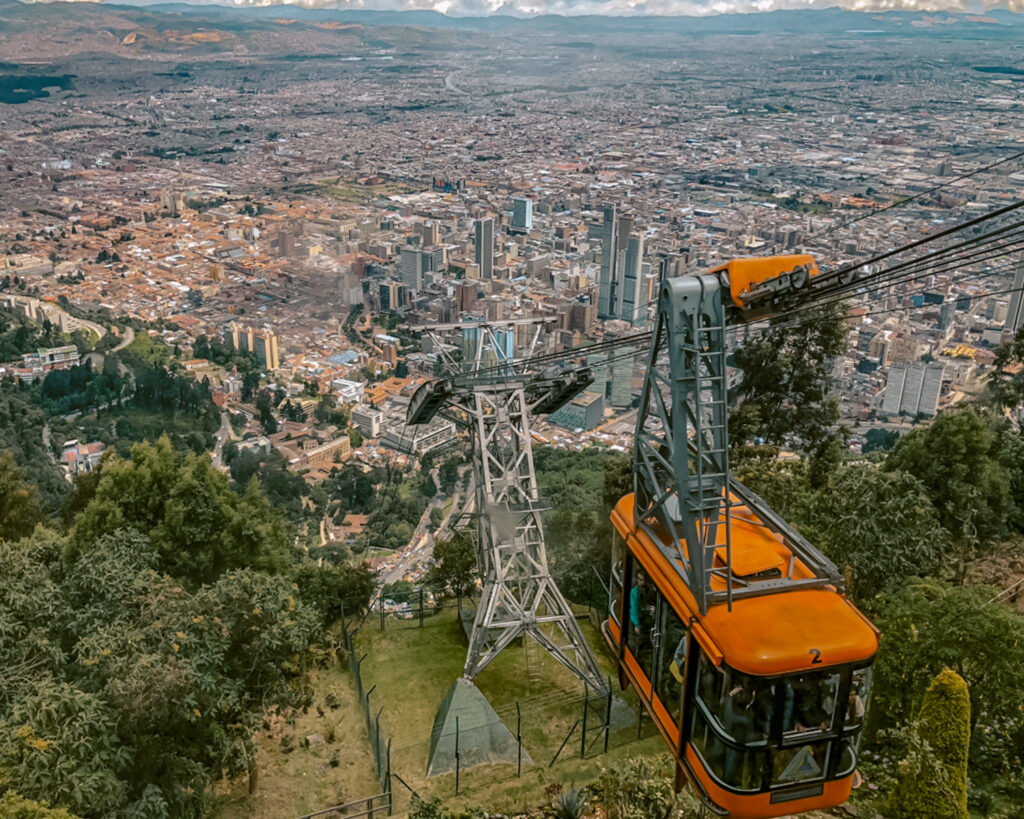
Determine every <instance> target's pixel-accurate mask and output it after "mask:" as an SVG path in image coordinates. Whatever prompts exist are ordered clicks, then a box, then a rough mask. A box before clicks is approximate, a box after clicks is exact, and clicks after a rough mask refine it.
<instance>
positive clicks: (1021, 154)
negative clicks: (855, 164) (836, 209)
mask: <svg viewBox="0 0 1024 819" xmlns="http://www.w3.org/2000/svg"><path fill="white" fill-rule="evenodd" d="M1021 158H1024V151H1018V152H1017V153H1015V154H1013V155H1011V156H1006V157H1003V158H1002V159H999V160H996V161H995V162H990V163H989V164H988V165H983V166H982V167H980V168H975V169H974V170H973V171H968V172H967V173H964V174H961V175H960V176H957V177H954V178H953V179H950V180H949V181H948V182H942V183H940V184H938V185H935V186H933V187H931V188H928V189H927V190H923V191H921V192H920V193H916V194H914V195H913V196H908V197H907V198H906V199H901V200H899V201H897V202H890V203H889V204H888V205H885V206H884V207H881V208H877V209H876V210H873V211H871V212H870V213H864V214H861V215H860V216H858V217H856V218H854V219H850V220H849V221H848V222H842V223H837V224H834V225H830V226H829V227H828V228H826V229H825V230H823V231H821V232H820V233H815V234H814V235H813V236H811V237H810V238H812V239H820V238H821V237H823V236H828V235H829V234H830V233H832V231H834V230H839V228H844V227H849V226H850V225H855V224H857V222H860V221H863V220H864V219H870V218H871V217H872V216H877V215H878V214H880V213H885V212H886V211H888V210H892V209H893V208H900V207H903V206H904V205H906V204H909V203H910V202H914V201H916V200H918V199H920V198H921V197H923V196H928V195H930V194H933V193H936V192H937V191H940V190H944V189H945V188H948V187H950V186H952V185H955V184H956V183H957V182H961V181H963V180H964V179H970V178H971V177H972V176H977V175H978V174H980V173H985V172H986V171H990V170H992V169H993V168H997V167H999V166H1000V165H1004V164H1006V163H1007V162H1013V161H1014V160H1015V159H1021Z"/></svg>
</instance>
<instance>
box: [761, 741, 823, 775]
mask: <svg viewBox="0 0 1024 819" xmlns="http://www.w3.org/2000/svg"><path fill="white" fill-rule="evenodd" d="M831 745H832V743H831V742H830V741H828V740H825V741H822V742H812V743H810V744H808V745H798V746H797V747H795V748H777V749H776V750H775V754H774V758H773V759H772V785H795V784H797V783H798V782H807V781H809V780H812V779H822V778H824V776H825V771H827V770H828V752H829V748H830V747H831Z"/></svg>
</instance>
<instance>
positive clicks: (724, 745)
mask: <svg viewBox="0 0 1024 819" xmlns="http://www.w3.org/2000/svg"><path fill="white" fill-rule="evenodd" d="M691 742H692V743H693V747H694V748H695V749H696V750H697V753H698V754H700V757H701V759H703V760H704V765H705V767H706V768H707V769H708V770H709V771H710V772H711V773H712V774H713V775H714V776H715V778H716V779H718V780H719V781H720V782H722V783H723V784H725V785H728V786H729V787H730V788H733V789H735V790H740V791H759V790H761V777H762V775H763V773H764V764H765V759H766V757H767V751H765V750H763V749H757V748H738V747H734V746H732V745H731V744H729V743H728V742H726V741H725V740H724V739H722V738H721V737H720V736H719V734H718V731H717V730H716V728H715V727H714V726H712V724H711V723H710V722H709V721H708V718H707V716H706V715H705V714H704V712H703V711H702V710H701V709H700V708H697V709H694V717H693V734H692V737H691Z"/></svg>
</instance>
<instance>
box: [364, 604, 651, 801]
mask: <svg viewBox="0 0 1024 819" xmlns="http://www.w3.org/2000/svg"><path fill="white" fill-rule="evenodd" d="M400 622H401V623H402V624H403V625H410V624H412V622H413V621H396V620H389V627H393V628H391V630H389V631H386V632H383V633H381V632H380V631H379V627H378V626H377V624H376V622H375V621H370V620H368V621H367V623H366V626H365V627H364V629H363V631H362V633H361V634H360V635H359V639H358V642H357V651H359V652H360V653H366V654H367V657H366V659H365V661H364V663H363V675H364V677H363V679H364V683H365V685H366V686H367V688H369V687H370V686H373V685H376V686H377V688H376V690H375V691H374V692H373V695H372V697H371V702H372V708H373V710H376V709H378V708H379V707H380V706H381V705H384V706H385V708H384V717H383V720H384V722H385V723H386V726H387V729H388V731H389V732H390V734H391V736H392V769H393V770H394V771H395V772H397V773H398V774H399V775H400V776H401V777H402V778H403V779H404V780H405V781H406V782H408V783H409V784H410V785H412V787H413V788H415V789H416V791H417V792H419V793H420V794H421V795H424V796H428V795H429V796H437V797H439V798H441V799H442V800H443V801H444V802H445V803H446V804H448V805H450V806H452V807H456V806H461V807H465V806H473V805H476V806H480V807H484V808H485V809H487V810H502V811H510V810H515V809H520V808H527V807H532V806H536V805H539V804H541V803H542V802H543V801H544V799H545V796H544V787H545V786H546V785H548V784H550V783H553V782H561V783H565V784H566V785H570V784H573V783H575V784H578V785H581V784H584V783H586V782H588V781H589V780H591V779H593V778H595V777H596V776H597V774H598V772H599V771H600V768H601V767H602V766H608V765H612V764H614V762H615V760H618V759H623V758H626V757H630V756H637V755H649V754H661V753H663V752H664V745H663V744H662V741H661V739H660V738H659V737H656V736H654V737H652V736H651V735H650V734H651V730H652V726H651V724H650V722H649V721H646V722H645V728H646V730H645V731H644V737H645V739H644V740H642V741H641V742H636V728H635V726H633V727H629V728H625V729H623V730H622V731H620V732H619V733H618V734H616V735H613V737H612V740H611V744H610V750H609V753H608V755H594V754H597V751H598V750H599V749H600V747H601V742H600V740H599V738H598V734H597V732H596V731H594V730H593V722H592V723H591V730H590V731H588V746H589V745H590V743H591V742H595V741H596V744H595V745H594V746H593V750H592V751H590V752H589V753H588V758H587V759H584V760H581V759H580V758H579V750H580V742H579V740H580V734H579V729H577V731H576V733H575V734H574V735H573V737H572V739H570V741H569V743H568V745H567V746H566V748H565V750H564V751H563V752H562V754H561V756H560V758H559V761H558V762H557V763H555V765H554V766H553V767H552V768H550V769H549V768H548V764H549V763H550V761H551V759H552V757H553V756H554V755H555V753H556V751H557V750H558V747H559V745H561V743H562V741H563V740H564V739H565V736H566V734H567V733H568V731H569V729H570V728H571V727H572V725H573V723H574V722H575V721H576V720H577V719H578V718H579V717H580V716H581V713H582V706H581V703H580V702H579V698H580V697H582V695H583V687H582V684H581V683H580V682H579V681H578V680H577V679H576V677H574V676H573V675H571V674H570V673H569V672H568V671H566V670H565V669H563V668H562V667H561V666H560V665H559V664H558V663H557V662H555V661H554V660H553V659H551V658H550V657H549V656H548V655H547V654H546V653H543V652H540V651H532V650H531V652H530V662H532V663H533V664H534V666H535V671H534V673H532V674H531V673H529V670H528V667H527V655H526V649H525V648H524V647H523V646H522V645H515V644H514V645H512V646H510V647H509V648H507V649H506V650H505V651H504V652H503V653H502V654H501V655H499V656H498V658H497V659H495V660H494V662H493V663H492V664H491V665H490V666H489V667H488V668H487V669H485V670H484V671H483V673H481V674H480V675H479V676H478V677H477V680H476V682H477V685H478V687H479V688H480V690H481V691H482V692H483V693H484V695H485V696H486V697H487V699H488V701H489V702H490V703H491V705H492V706H494V708H495V710H496V711H497V712H498V715H499V716H500V717H501V718H502V720H503V721H504V722H505V724H506V725H507V726H508V727H509V729H510V730H511V731H512V732H513V733H514V732H515V702H516V700H519V702H520V704H521V708H522V713H523V724H522V732H523V745H524V748H525V750H526V752H527V753H528V754H529V755H530V757H531V758H532V763H530V764H527V763H526V762H525V760H524V763H523V775H522V778H520V779H516V776H515V773H516V771H515V767H514V766H513V765H490V766H480V767H478V768H472V769H469V770H466V771H463V772H462V774H461V781H460V796H459V797H455V795H454V793H455V776H454V774H448V775H445V776H440V777H436V778H432V779H427V778H426V775H425V774H426V767H427V753H428V744H429V739H430V731H431V728H432V726H433V722H434V716H435V714H436V712H437V709H438V707H439V706H440V704H441V702H442V700H443V699H444V697H445V695H446V694H447V692H448V689H449V688H450V687H451V685H452V683H453V682H454V681H455V680H456V679H457V678H458V676H459V675H460V674H461V672H462V666H463V663H464V662H465V658H466V642H465V638H464V637H463V635H462V632H461V630H460V628H459V626H458V623H457V621H456V619H455V615H454V612H453V611H450V610H448V611H445V612H444V613H443V614H441V615H439V616H437V617H435V618H429V619H428V620H427V621H426V623H425V626H424V628H423V629H416V628H413V629H408V630H399V629H398V628H397V626H398V624H399V623H400ZM581 625H582V627H583V629H584V633H585V634H586V636H587V638H588V640H589V641H590V643H591V645H592V646H593V648H594V649H595V653H596V654H597V656H598V660H599V662H600V663H601V665H602V668H603V670H604V671H605V673H606V674H609V675H612V674H613V667H612V665H611V662H610V661H609V659H608V658H607V657H606V656H605V654H604V652H603V650H602V649H601V647H600V646H599V644H598V641H599V637H598V635H597V633H596V631H595V630H594V629H593V628H592V627H591V626H590V625H589V623H586V622H582V623H581ZM626 699H627V700H628V701H629V702H630V705H631V706H633V707H634V708H635V700H633V699H632V698H631V697H629V696H628V695H626ZM599 710H600V709H598V708H594V709H592V710H591V716H590V719H591V720H594V718H595V714H597V713H598V711H599ZM398 790H401V787H400V786H396V791H398Z"/></svg>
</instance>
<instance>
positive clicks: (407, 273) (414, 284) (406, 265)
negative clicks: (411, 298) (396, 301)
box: [401, 245, 426, 292]
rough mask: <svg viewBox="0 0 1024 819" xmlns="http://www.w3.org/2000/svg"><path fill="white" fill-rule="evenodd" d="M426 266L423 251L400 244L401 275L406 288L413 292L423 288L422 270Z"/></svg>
mask: <svg viewBox="0 0 1024 819" xmlns="http://www.w3.org/2000/svg"><path fill="white" fill-rule="evenodd" d="M425 268H426V265H425V259H424V254H423V251H422V250H421V249H420V248H418V247H412V246H411V245H403V246H402V256H401V276H402V284H404V285H405V287H406V289H407V290H409V291H411V292H415V291H418V290H422V289H423V271H424V269H425Z"/></svg>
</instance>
